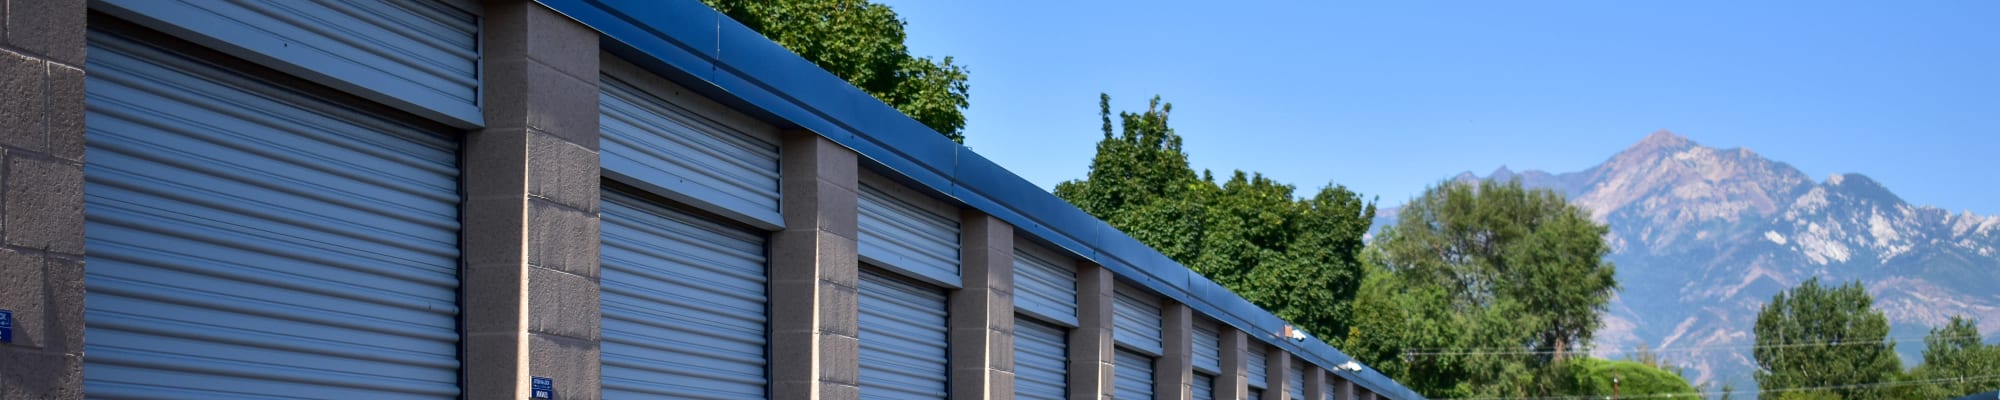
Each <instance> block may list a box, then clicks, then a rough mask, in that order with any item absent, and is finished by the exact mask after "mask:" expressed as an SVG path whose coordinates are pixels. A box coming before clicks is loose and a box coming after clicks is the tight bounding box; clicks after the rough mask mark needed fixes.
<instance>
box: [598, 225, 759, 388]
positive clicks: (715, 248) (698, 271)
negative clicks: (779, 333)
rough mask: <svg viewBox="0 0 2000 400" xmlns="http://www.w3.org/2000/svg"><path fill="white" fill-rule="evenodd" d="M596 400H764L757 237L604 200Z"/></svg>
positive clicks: (748, 233) (757, 234)
mask: <svg viewBox="0 0 2000 400" xmlns="http://www.w3.org/2000/svg"><path fill="white" fill-rule="evenodd" d="M599 204H601V209H602V215H603V223H602V226H603V227H602V228H601V231H600V233H601V234H602V235H603V242H602V243H603V244H602V251H601V254H602V255H601V257H603V258H602V263H601V265H602V273H603V275H602V276H601V277H600V278H599V280H600V282H602V286H603V289H602V295H601V296H600V297H599V300H600V301H601V302H602V307H601V310H602V313H603V320H604V322H603V324H604V325H603V326H604V328H603V345H602V348H601V354H602V355H601V358H602V359H603V363H604V366H603V380H604V384H603V385H604V389H603V391H604V393H603V394H604V398H607V399H619V398H677V399H742V398H761V397H764V391H765V390H764V388H765V386H766V385H765V382H766V379H765V376H764V370H765V359H766V356H765V350H764V349H765V345H766V343H767V339H766V338H767V337H768V335H767V334H766V333H765V332H766V331H767V329H766V326H767V321H768V319H767V318H766V315H765V310H766V307H767V306H766V304H767V301H766V299H767V297H766V289H765V288H766V280H767V277H768V275H767V273H766V268H765V265H766V263H765V250H764V249H765V243H764V235H762V234H761V233H759V232H752V231H747V230H745V229H743V228H737V227H732V226H728V225H725V224H720V223H715V222H711V221H708V220H706V219H704V218H702V217H697V216H695V215H692V214H690V213H687V212H684V211H680V210H675V209H670V208H667V207H663V206H660V205H658V204H656V203H654V202H652V201H648V200H643V199H640V198H638V197H636V196H633V195H629V194H624V193H620V192H615V191H606V192H604V194H603V201H602V202H600V203H599Z"/></svg>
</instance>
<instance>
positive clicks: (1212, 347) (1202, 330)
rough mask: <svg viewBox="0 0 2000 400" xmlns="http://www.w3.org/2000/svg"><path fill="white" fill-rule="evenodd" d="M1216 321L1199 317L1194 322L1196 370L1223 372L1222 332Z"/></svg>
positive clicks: (1211, 372) (1213, 372) (1193, 339)
mask: <svg viewBox="0 0 2000 400" xmlns="http://www.w3.org/2000/svg"><path fill="white" fill-rule="evenodd" d="M1219 330H1220V329H1219V328H1217V327H1216V324H1215V321H1210V320H1208V319H1207V318H1197V319H1195V323H1194V337H1193V338H1192V341H1193V342H1194V370H1195V371H1200V372H1207V373H1210V374H1220V373H1222V332H1220V331H1219Z"/></svg>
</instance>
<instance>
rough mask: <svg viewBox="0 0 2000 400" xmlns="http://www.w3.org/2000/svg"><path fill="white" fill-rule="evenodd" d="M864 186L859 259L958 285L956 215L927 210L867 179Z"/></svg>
mask: <svg viewBox="0 0 2000 400" xmlns="http://www.w3.org/2000/svg"><path fill="white" fill-rule="evenodd" d="M860 187H861V193H860V199H859V201H860V204H858V206H859V210H858V212H857V213H856V220H857V221H856V222H857V223H859V225H860V231H861V232H860V238H859V239H860V240H859V241H858V243H857V245H858V247H859V248H858V249H857V250H858V251H859V252H860V255H861V259H862V260H864V261H867V262H869V263H871V264H876V265H880V266H883V267H886V268H891V269H895V270H898V271H902V272H906V273H909V274H911V276H913V277H916V278H920V279H923V280H925V281H930V282H932V283H937V284H940V285H945V286H948V287H954V288H955V287H959V285H960V284H959V282H960V280H959V271H958V264H959V260H958V256H959V255H958V245H959V242H958V240H959V237H958V234H959V232H958V229H959V228H958V219H957V218H953V217H947V216H943V215H938V214H937V213H934V212H931V211H927V210H924V209H923V208H922V207H920V206H918V205H916V204H910V202H908V201H904V200H902V199H898V198H896V197H894V196H892V195H890V194H889V193H888V192H886V191H885V190H887V189H883V188H877V187H875V186H874V185H870V184H868V183H866V182H864V183H862V184H861V186H860Z"/></svg>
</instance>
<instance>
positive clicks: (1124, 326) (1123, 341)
mask: <svg viewBox="0 0 2000 400" xmlns="http://www.w3.org/2000/svg"><path fill="white" fill-rule="evenodd" d="M1113 293H1114V295H1113V299H1112V305H1111V317H1112V327H1113V329H1112V335H1111V336H1112V338H1113V340H1115V341H1117V342H1118V344H1120V345H1125V346H1131V347H1132V348H1133V349H1136V350H1140V351H1144V352H1146V353H1147V354H1152V355H1160V354H1162V353H1161V350H1162V341H1161V338H1160V329H1161V328H1160V325H1161V324H1160V303H1159V301H1158V300H1154V299H1153V298H1152V297H1151V296H1149V295H1145V294H1139V293H1132V292H1131V290H1127V289H1126V288H1124V287H1123V286H1120V287H1119V288H1118V290H1115V291H1114V292H1113Z"/></svg>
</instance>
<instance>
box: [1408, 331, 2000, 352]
mask: <svg viewBox="0 0 2000 400" xmlns="http://www.w3.org/2000/svg"><path fill="white" fill-rule="evenodd" d="M1927 337H1930V336H1929V335H1924V336H1902V337H1884V338H1882V340H1861V341H1854V340H1828V341H1813V342H1792V343H1777V344H1764V345H1759V344H1712V345H1694V346H1682V347H1671V348H1659V349H1646V351H1644V352H1641V351H1639V350H1636V349H1635V350H1616V351H1612V352H1609V353H1605V354H1609V355H1632V354H1641V353H1651V354H1692V353H1700V352H1703V351H1720V350H1754V349H1760V348H1767V349H1768V348H1792V347H1818V346H1864V345H1884V344H1888V343H1889V341H1892V340H1893V341H1897V342H1902V343H1915V342H1920V341H1922V339H1924V338H1927ZM1941 337H1942V338H1946V339H1957V338H1974V339H1984V338H1989V337H2000V333H1995V334H1987V335H1954V336H1941ZM1906 340H1907V341H1906ZM1486 349H1492V350H1481V349H1479V348H1474V349H1471V350H1453V349H1448V348H1430V349H1417V350H1414V351H1405V352H1403V354H1404V355H1405V356H1476V355H1546V354H1556V353H1572V354H1574V353H1583V354H1590V351H1589V350H1585V349H1565V350H1523V349H1508V348H1499V347H1489V348H1486Z"/></svg>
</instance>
